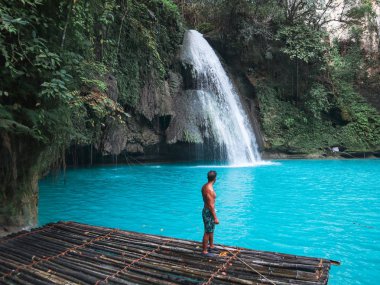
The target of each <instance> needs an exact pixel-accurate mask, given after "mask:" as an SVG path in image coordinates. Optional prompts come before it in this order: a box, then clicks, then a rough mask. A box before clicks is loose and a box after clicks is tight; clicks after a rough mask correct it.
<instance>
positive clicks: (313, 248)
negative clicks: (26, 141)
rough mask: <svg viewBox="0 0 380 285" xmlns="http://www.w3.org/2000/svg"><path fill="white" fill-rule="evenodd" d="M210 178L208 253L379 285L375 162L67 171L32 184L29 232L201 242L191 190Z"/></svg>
mask: <svg viewBox="0 0 380 285" xmlns="http://www.w3.org/2000/svg"><path fill="white" fill-rule="evenodd" d="M212 168H215V169H216V171H217V172H218V178H217V182H216V184H215V190H216V193H217V203H216V208H217V215H218V218H219V220H220V225H218V226H217V227H216V232H215V239H216V242H217V243H223V244H229V245H235V246H241V247H248V248H251V249H259V250H269V251H277V252H283V253H290V254H299V255H307V256H314V257H323V258H328V259H334V260H339V261H341V262H342V265H341V266H340V267H335V266H334V267H333V268H332V270H331V275H330V282H329V284H335V285H342V284H368V285H369V284H371V285H372V284H378V283H379V282H380V187H379V184H378V179H379V177H380V160H349V161H347V160H327V161H326V160H323V161H322V160H321V161H319V160H313V161H311V160H293V161H286V160H285V161H279V162H278V163H277V164H273V165H264V166H257V167H242V168H231V167H213V166H204V165H195V164H167V165H145V166H126V165H120V166H100V167H94V168H81V169H70V170H67V172H66V176H65V178H63V177H62V176H60V177H47V178H46V179H44V180H42V181H41V182H40V201H39V223H40V225H43V224H46V223H48V222H55V221H59V220H73V221H78V222H83V223H88V224H92V225H100V226H107V227H116V228H120V229H125V230H132V231H138V232H144V233H151V234H160V235H166V236H172V237H178V238H185V239H192V240H201V237H202V234H203V225H202V218H201V211H202V207H203V202H202V197H201V193H200V188H201V186H202V184H203V183H204V182H205V180H206V179H205V177H206V173H207V171H208V170H209V169H212Z"/></svg>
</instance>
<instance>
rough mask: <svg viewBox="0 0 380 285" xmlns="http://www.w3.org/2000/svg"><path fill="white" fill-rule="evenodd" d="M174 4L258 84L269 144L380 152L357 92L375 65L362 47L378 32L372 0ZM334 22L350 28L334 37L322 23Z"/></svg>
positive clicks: (371, 118)
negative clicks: (364, 40)
mask: <svg viewBox="0 0 380 285" xmlns="http://www.w3.org/2000/svg"><path fill="white" fill-rule="evenodd" d="M177 3H178V5H179V6H180V8H181V10H182V11H183V13H184V15H185V19H186V20H187V22H188V24H189V25H190V26H191V27H194V28H196V29H199V30H201V31H203V32H204V33H206V35H207V36H208V37H209V38H210V40H211V41H212V42H213V43H214V44H215V46H216V47H217V48H218V49H219V52H220V53H221V54H222V55H223V56H224V58H225V59H226V60H227V61H230V63H231V64H236V62H238V64H239V68H242V69H243V70H244V72H245V73H246V74H247V76H248V78H249V79H250V80H251V82H252V83H253V84H254V85H255V86H256V87H257V101H258V102H257V103H258V107H259V109H260V112H259V113H260V116H261V123H262V127H263V131H264V135H265V141H266V148H267V149H270V150H280V151H285V152H295V153H315V152H317V153H323V152H325V151H326V150H328V149H329V148H331V147H333V146H340V147H341V148H342V149H346V151H359V152H361V151H364V152H365V151H374V150H379V149H380V116H379V112H378V111H377V110H376V109H375V108H374V107H373V106H371V105H369V104H368V103H367V102H366V100H365V99H364V98H363V96H361V95H360V94H359V92H358V90H359V89H361V88H364V89H365V87H366V86H365V85H366V84H367V82H368V79H369V78H370V75H369V74H368V72H367V70H368V69H369V68H370V67H371V65H372V66H373V65H376V63H377V64H378V62H379V61H378V54H377V55H375V56H373V55H370V54H368V53H367V52H365V51H364V50H363V49H362V46H361V38H362V36H363V34H364V33H365V32H373V33H378V31H377V26H376V19H375V17H376V13H375V12H374V7H373V2H372V1H368V0H361V1H351V0H347V1H343V2H342V1H334V0H327V1H306V0H287V1H283V0H279V1H277V0H273V1H272V0H271V1H262V0H229V1H227V0H221V1H215V0H197V1H186V0H184V1H180V0H179V1H177ZM339 9H340V10H339ZM210 10H212V11H213V13H209V11H210ZM336 11H341V12H340V13H339V14H337V13H336ZM332 22H334V23H339V24H340V25H342V28H344V29H345V30H347V31H349V36H348V37H347V39H345V40H343V41H337V40H335V41H334V40H333V39H332V38H331V35H329V34H328V32H327V30H326V25H327V24H329V23H332ZM377 36H378V35H377ZM372 92H373V91H372Z"/></svg>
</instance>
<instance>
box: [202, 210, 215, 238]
mask: <svg viewBox="0 0 380 285" xmlns="http://www.w3.org/2000/svg"><path fill="white" fill-rule="evenodd" d="M202 218H203V223H204V225H205V232H206V233H213V232H214V229H215V222H214V217H213V216H212V213H211V211H210V209H208V208H203V210H202Z"/></svg>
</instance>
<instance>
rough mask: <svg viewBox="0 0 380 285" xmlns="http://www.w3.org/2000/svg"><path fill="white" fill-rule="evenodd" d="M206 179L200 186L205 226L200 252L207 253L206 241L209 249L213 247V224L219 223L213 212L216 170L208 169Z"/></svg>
mask: <svg viewBox="0 0 380 285" xmlns="http://www.w3.org/2000/svg"><path fill="white" fill-rule="evenodd" d="M207 180H208V182H207V183H206V184H205V185H203V187H202V197H203V202H204V206H203V211H202V218H203V223H204V226H205V232H204V235H203V251H202V254H208V250H207V244H208V243H209V244H210V249H213V248H214V228H215V224H219V220H218V218H217V217H216V213H215V199H216V194H215V191H214V187H213V185H214V183H215V181H216V171H214V170H210V171H209V172H208V173H207Z"/></svg>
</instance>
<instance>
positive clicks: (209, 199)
mask: <svg viewBox="0 0 380 285" xmlns="http://www.w3.org/2000/svg"><path fill="white" fill-rule="evenodd" d="M206 206H207V208H209V210H210V211H211V214H212V216H213V217H214V222H215V224H219V220H218V218H217V217H216V212H215V198H214V197H213V196H212V194H211V191H210V190H208V189H207V192H206Z"/></svg>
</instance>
